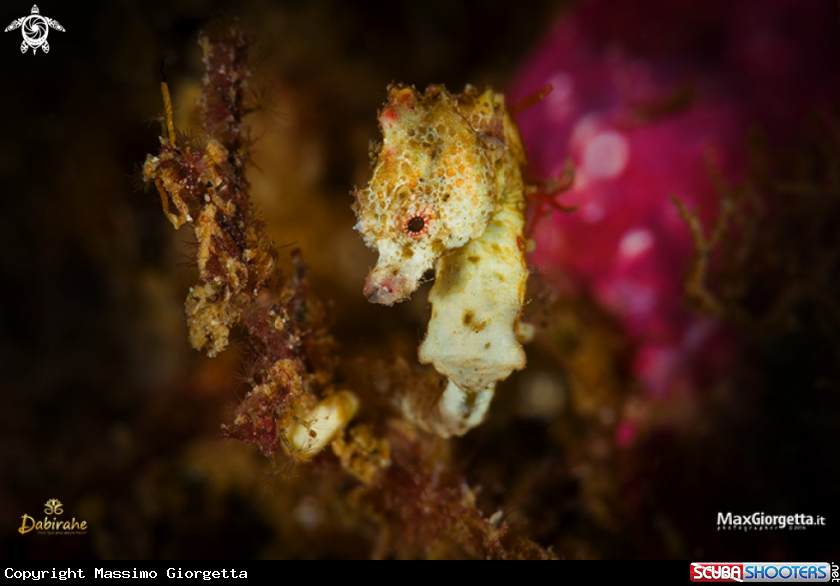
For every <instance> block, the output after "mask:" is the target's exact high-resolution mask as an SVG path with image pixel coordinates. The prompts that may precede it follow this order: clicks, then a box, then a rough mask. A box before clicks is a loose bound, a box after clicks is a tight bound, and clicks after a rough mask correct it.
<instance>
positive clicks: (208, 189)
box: [143, 29, 358, 459]
mask: <svg viewBox="0 0 840 586" xmlns="http://www.w3.org/2000/svg"><path fill="white" fill-rule="evenodd" d="M200 43H201V47H202V49H203V51H204V65H205V69H206V74H205V77H204V91H203V97H202V101H201V118H202V126H203V133H202V135H201V136H198V137H187V136H184V135H180V134H178V133H177V132H176V130H175V126H174V124H173V121H172V106H171V102H170V98H169V90H168V88H167V86H166V84H165V83H164V84H163V85H162V90H163V96H164V104H165V110H166V112H165V122H166V129H167V136H165V137H161V150H160V154H158V156H156V157H153V156H149V157H148V158H147V159H146V162H145V164H144V167H143V178H144V180H145V181H146V182H147V183H154V185H155V186H156V187H157V190H158V192H159V193H160V197H161V203H162V205H163V210H164V213H165V214H166V216H167V218H169V221H170V222H172V225H173V226H175V228H176V229H177V228H180V227H181V226H182V225H184V224H189V225H191V226H192V227H193V229H194V230H195V236H196V239H197V241H198V254H197V259H196V260H197V264H198V272H199V283H198V284H197V285H196V286H194V287H192V288H191V289H190V293H189V295H188V296H187V303H186V311H187V318H188V324H189V329H190V332H189V339H190V343H191V344H192V346H193V347H194V348H195V349H197V350H203V351H205V352H207V354H208V355H209V356H216V355H217V354H218V353H219V352H221V351H222V350H224V349H225V348H226V347H227V345H228V341H229V336H230V330H231V328H233V327H235V326H242V327H243V328H244V330H245V332H246V340H247V343H248V344H249V345H250V347H251V350H252V352H251V355H252V360H253V361H254V367H253V369H252V370H253V372H254V373H255V374H254V376H253V380H252V381H251V382H252V383H253V389H252V391H251V392H250V393H249V394H248V396H247V397H246V398H245V400H244V401H243V402H242V404H241V405H240V406H239V407H238V408H237V410H236V416H235V419H234V421H233V423H232V425H229V426H226V427H225V433H226V434H227V435H229V436H230V437H234V438H237V439H241V440H244V441H248V442H251V443H254V444H256V445H258V446H259V447H260V449H261V450H262V451H263V453H265V454H266V455H270V454H274V453H275V452H276V451H277V450H278V449H280V447H281V446H283V447H284V448H285V449H286V451H287V452H289V453H290V454H291V455H292V456H294V457H296V458H302V459H306V458H310V457H312V456H313V455H315V454H316V453H317V452H318V451H320V450H321V449H322V448H324V447H325V446H326V445H328V444H329V443H330V442H331V441H332V440H333V439H334V438H335V437H336V435H337V434H339V433H340V432H341V430H342V429H343V428H344V426H345V425H346V424H347V423H348V422H349V420H350V419H351V418H352V417H353V415H354V414H355V412H356V408H357V404H358V401H357V399H356V397H355V395H353V394H352V393H350V392H349V391H340V392H336V390H335V389H333V388H332V386H331V382H332V369H333V361H332V359H331V357H330V355H331V350H332V348H333V341H332V338H331V337H330V336H329V335H328V334H327V333H326V330H325V324H324V322H325V315H324V311H323V308H322V307H321V305H320V304H319V303H318V302H317V301H315V300H314V299H313V298H312V296H310V295H308V294H307V290H306V267H305V265H304V264H303V261H302V260H301V257H300V253H299V252H297V251H295V252H294V253H293V259H294V261H295V264H296V265H297V268H296V271H295V274H294V276H293V277H292V278H290V279H289V278H285V277H284V276H283V275H282V274H281V272H280V271H279V269H278V268H277V266H276V259H277V252H276V250H275V248H274V246H273V244H272V243H271V241H270V240H269V238H268V236H267V235H266V232H265V229H264V226H263V224H262V222H260V221H259V220H258V219H257V218H256V216H255V213H254V211H253V209H252V206H251V203H250V199H249V195H248V181H247V179H246V176H245V170H246V164H247V162H248V148H249V147H248V138H247V129H246V128H245V127H244V125H243V123H242V120H243V118H244V117H245V115H246V107H245V104H244V96H245V95H246V94H247V84H248V78H249V73H248V69H247V67H246V64H247V58H248V40H247V39H246V37H245V35H244V34H243V33H242V32H241V31H239V30H237V29H229V30H226V31H224V32H222V33H220V34H219V35H218V36H217V37H215V38H213V39H212V40H211V39H209V38H208V37H206V36H205V37H202V39H201V41H200Z"/></svg>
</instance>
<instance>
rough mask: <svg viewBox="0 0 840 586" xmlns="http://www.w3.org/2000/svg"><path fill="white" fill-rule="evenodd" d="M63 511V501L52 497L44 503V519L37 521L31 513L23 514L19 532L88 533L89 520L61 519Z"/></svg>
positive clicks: (40, 533)
mask: <svg viewBox="0 0 840 586" xmlns="http://www.w3.org/2000/svg"><path fill="white" fill-rule="evenodd" d="M63 513H64V505H62V504H61V501H60V500H58V499H50V500H48V501H47V502H46V503H44V519H43V520H37V521H36V520H35V519H34V518H32V517H30V516H29V515H23V516H22V517H21V520H22V522H21V524H20V529H18V533H20V534H21V535H24V534H26V533H29V532H30V531H33V530H34V531H36V532H37V533H38V534H39V535H84V534H85V533H87V521H77V520H76V517H73V518H71V519H66V518H65V519H59V518H58V516H59V515H62V514H63Z"/></svg>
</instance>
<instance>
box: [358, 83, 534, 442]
mask: <svg viewBox="0 0 840 586" xmlns="http://www.w3.org/2000/svg"><path fill="white" fill-rule="evenodd" d="M379 125H380V128H381V130H382V134H383V141H382V144H381V145H379V146H378V147H377V148H375V149H374V152H373V153H372V155H373V156H374V158H375V164H374V169H373V175H372V177H371V180H370V182H369V184H368V185H367V186H366V187H365V188H363V189H358V190H356V192H355V193H354V196H355V198H356V203H355V205H354V209H355V211H356V214H357V219H358V223H357V224H356V229H357V230H358V231H359V232H360V233H361V234H362V236H363V237H364V240H365V242H366V243H367V245H368V246H370V247H371V248H374V249H376V250H377V251H378V252H379V259H378V262H377V263H376V266H375V267H374V268H373V270H372V271H371V272H370V275H368V278H367V281H366V282H365V287H364V293H365V295H366V296H367V298H368V300H370V301H371V302H373V303H382V304H385V305H392V304H394V303H397V302H399V301H402V300H404V299H407V298H408V297H409V296H410V295H411V294H412V293H413V292H414V291H415V289H417V287H418V285H419V283H420V280H421V279H422V277H423V274H424V273H425V272H426V271H427V270H429V269H431V268H433V267H434V269H435V273H436V278H435V283H434V286H433V287H432V290H431V292H430V293H429V301H430V303H431V304H432V317H431V320H430V321H429V327H428V331H427V333H426V338H425V339H424V340H423V343H422V344H421V346H420V350H419V359H420V362H421V363H424V364H431V365H433V366H434V368H435V369H436V370H437V371H438V372H439V373H441V374H443V375H445V376H446V377H447V378H448V379H449V382H448V385H447V387H446V389H445V390H444V391H443V394H442V395H441V396H440V397H439V398H434V400H432V401H430V400H429V398H428V397H415V396H410V395H407V396H402V397H399V398H398V402H399V404H400V407H401V408H402V411H403V413H404V414H405V415H406V417H407V418H409V419H411V420H413V421H414V422H416V423H417V424H418V425H420V426H421V427H423V428H425V429H427V430H429V431H432V432H434V433H437V434H438V435H441V436H443V437H449V436H453V435H463V434H464V433H466V432H467V431H469V430H470V429H472V428H473V427H475V426H476V425H478V424H480V423H481V421H482V420H483V419H484V416H485V414H486V412H487V409H488V407H489V405H490V401H491V399H492V397H493V392H494V390H495V386H496V383H497V382H498V381H500V380H504V379H505V378H507V377H508V376H509V375H510V373H511V372H512V371H514V370H518V369H522V368H524V367H525V353H524V351H523V350H522V346H521V344H520V342H519V340H518V338H517V333H518V331H519V330H520V326H519V315H520V312H521V310H522V303H523V299H524V294H525V281H526V279H527V276H528V270H527V267H526V264H525V239H524V237H523V233H522V231H523V226H524V217H523V210H524V205H525V204H524V195H523V179H522V169H523V168H524V166H525V154H524V151H523V148H522V141H521V139H520V136H519V131H518V129H517V127H516V124H515V123H514V122H513V120H512V118H511V116H510V114H509V113H508V110H507V109H506V107H505V100H504V96H502V95H501V94H497V93H495V92H493V91H492V90H486V91H484V92H479V91H478V90H477V89H476V88H474V87H471V86H467V88H466V89H465V90H464V92H463V93H462V94H459V95H452V94H450V93H449V92H447V91H446V89H445V88H443V87H442V86H429V87H428V88H427V89H426V91H425V92H424V93H423V94H420V93H419V92H418V91H417V90H416V89H414V88H413V87H405V86H401V85H397V86H392V87H391V88H390V90H389V96H388V100H387V102H386V103H385V105H384V107H383V108H382V110H381V111H380V113H379Z"/></svg>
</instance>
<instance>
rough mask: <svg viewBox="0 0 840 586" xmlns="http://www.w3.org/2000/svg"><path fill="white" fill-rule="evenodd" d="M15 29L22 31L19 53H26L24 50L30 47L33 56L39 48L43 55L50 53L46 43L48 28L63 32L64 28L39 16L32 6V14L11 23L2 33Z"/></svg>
mask: <svg viewBox="0 0 840 586" xmlns="http://www.w3.org/2000/svg"><path fill="white" fill-rule="evenodd" d="M17 28H20V29H22V30H21V32H22V33H23V42H22V43H21V44H20V52H21V53H26V50H27V49H28V48H29V47H32V54H33V55H34V54H35V53H37V52H38V49H39V48H40V49H41V50H42V51H44V53H49V52H50V45H49V43H47V33H49V32H50V28H54V29H55V30H57V31H61V32H64V27H63V26H61V25H60V24H58V21H56V20H53V19H51V18H47V17H46V16H41V14H40V10H38V5H37V4H35V5H33V6H32V14H30V15H29V16H24V17H23V18H18V19H17V20H14V21H12V24H10V25H9V26H7V27H6V30H5V31H3V32H6V33H7V32H9V31H13V30H15V29H17Z"/></svg>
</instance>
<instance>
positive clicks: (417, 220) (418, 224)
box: [405, 216, 426, 234]
mask: <svg viewBox="0 0 840 586" xmlns="http://www.w3.org/2000/svg"><path fill="white" fill-rule="evenodd" d="M425 225H426V220H424V219H423V218H422V217H421V216H414V217H413V218H411V219H410V220H409V221H408V224H406V225H405V227H406V228H408V231H409V232H412V233H414V234H417V233H418V232H422V231H423V227H424V226H425Z"/></svg>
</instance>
